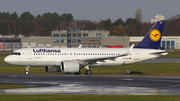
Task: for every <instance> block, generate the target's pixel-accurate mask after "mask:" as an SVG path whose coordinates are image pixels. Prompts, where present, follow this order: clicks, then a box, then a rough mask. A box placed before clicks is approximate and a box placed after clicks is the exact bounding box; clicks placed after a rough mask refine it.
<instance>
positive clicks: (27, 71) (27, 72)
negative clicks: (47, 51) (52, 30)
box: [25, 66, 30, 75]
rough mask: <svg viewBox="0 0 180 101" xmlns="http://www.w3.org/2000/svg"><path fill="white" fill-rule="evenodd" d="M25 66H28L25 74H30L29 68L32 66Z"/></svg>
mask: <svg viewBox="0 0 180 101" xmlns="http://www.w3.org/2000/svg"><path fill="white" fill-rule="evenodd" d="M25 68H26V72H25V75H28V74H29V68H30V66H25Z"/></svg>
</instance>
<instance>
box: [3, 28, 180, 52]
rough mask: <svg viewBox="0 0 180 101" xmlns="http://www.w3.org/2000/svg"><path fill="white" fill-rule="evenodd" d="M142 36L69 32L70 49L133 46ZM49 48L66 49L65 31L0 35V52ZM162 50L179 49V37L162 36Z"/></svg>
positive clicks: (103, 32)
mask: <svg viewBox="0 0 180 101" xmlns="http://www.w3.org/2000/svg"><path fill="white" fill-rule="evenodd" d="M143 38H144V36H130V37H127V36H122V37H117V36H110V35H109V31H81V30H78V31H71V37H70V42H71V47H73V48H74V47H78V46H79V45H81V46H82V47H84V48H86V47H88V48H99V47H102V48H106V47H107V46H122V47H125V48H126V47H130V45H132V44H135V46H136V45H137V44H138V43H139V42H140V41H141V40H142V39H143ZM28 47H31V48H37V47H39V48H44V47H47V48H51V47H55V48H56V47H67V31H52V32H51V36H48V37H42V36H41V37H23V36H18V37H15V36H13V35H12V36H3V35H0V51H11V50H15V49H20V48H28ZM161 48H163V49H180V36H163V37H162V40H161Z"/></svg>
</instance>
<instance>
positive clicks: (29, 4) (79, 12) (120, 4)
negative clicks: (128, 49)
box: [0, 0, 180, 22]
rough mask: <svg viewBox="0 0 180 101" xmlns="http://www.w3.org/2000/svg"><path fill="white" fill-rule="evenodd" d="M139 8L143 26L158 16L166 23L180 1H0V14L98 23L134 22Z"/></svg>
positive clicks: (179, 9)
mask: <svg viewBox="0 0 180 101" xmlns="http://www.w3.org/2000/svg"><path fill="white" fill-rule="evenodd" d="M139 8H141V12H142V20H143V22H144V21H146V22H148V21H150V19H154V18H155V15H156V14H157V13H158V14H161V15H163V16H165V19H168V18H170V17H172V16H174V15H177V14H180V0H0V12H9V13H13V12H17V14H18V15H21V14H22V13H23V12H27V11H28V12H30V13H31V14H33V15H34V16H37V15H38V14H40V15H42V14H43V13H47V12H50V13H54V12H56V13H58V14H59V15H62V14H63V13H71V14H72V15H73V17H74V19H75V20H76V19H78V20H91V21H100V19H108V18H110V19H111V21H115V20H117V19H119V18H122V20H124V21H126V19H127V18H131V17H132V18H134V15H135V12H136V10H138V9H139Z"/></svg>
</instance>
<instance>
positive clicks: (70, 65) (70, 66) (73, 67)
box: [61, 61, 80, 73]
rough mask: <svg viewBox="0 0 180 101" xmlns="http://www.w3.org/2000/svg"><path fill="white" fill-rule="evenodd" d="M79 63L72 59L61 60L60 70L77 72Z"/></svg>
mask: <svg viewBox="0 0 180 101" xmlns="http://www.w3.org/2000/svg"><path fill="white" fill-rule="evenodd" d="M79 67H80V65H79V63H78V62H74V61H63V62H61V71H62V72H64V73H71V72H74V73H76V72H79Z"/></svg>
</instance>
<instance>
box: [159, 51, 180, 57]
mask: <svg viewBox="0 0 180 101" xmlns="http://www.w3.org/2000/svg"><path fill="white" fill-rule="evenodd" d="M167 51H169V52H168V55H165V56H162V57H161V58H180V50H167Z"/></svg>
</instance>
